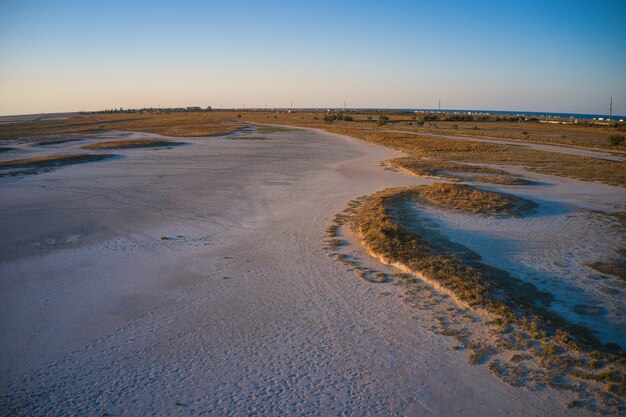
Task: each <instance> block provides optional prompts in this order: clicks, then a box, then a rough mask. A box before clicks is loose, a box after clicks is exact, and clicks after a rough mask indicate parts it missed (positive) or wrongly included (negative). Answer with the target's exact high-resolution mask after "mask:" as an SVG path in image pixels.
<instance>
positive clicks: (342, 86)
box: [0, 0, 626, 115]
mask: <svg viewBox="0 0 626 417" xmlns="http://www.w3.org/2000/svg"><path fill="white" fill-rule="evenodd" d="M624 16H626V1H625V0H617V1H606V0H597V1H586V2H581V1H504V2H503V1H480V0H476V1H458V2H456V1H445V0H443V1H417V0H415V1H393V0H389V1H368V0H361V1H324V0H320V1H295V0H292V1H270V0H267V1H236V0H232V1H210V0H208V1H159V0H151V1H141V0H134V1H133V0H125V1H116V0H107V1H89V0H82V1H63V0H55V1H31V0H0V115H9V114H29V113H43V112H66V111H81V110H100V109H109V108H119V107H123V108H139V107H178V106H202V107H205V106H212V107H214V108H220V107H223V108H230V107H264V106H267V107H269V108H272V107H289V106H290V105H291V103H293V106H294V107H343V104H344V101H346V102H347V106H348V107H380V108H436V107H437V105H438V100H441V107H442V108H444V109H484V110H517V111H546V112H573V113H590V114H606V113H608V107H609V97H611V96H612V97H613V113H614V114H619V115H626V25H624V23H623V18H624Z"/></svg>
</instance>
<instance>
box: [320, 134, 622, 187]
mask: <svg viewBox="0 0 626 417" xmlns="http://www.w3.org/2000/svg"><path fill="white" fill-rule="evenodd" d="M327 130H330V131H332V132H335V133H341V134H346V135H350V136H354V137H356V138H359V139H362V140H365V141H368V142H372V143H376V144H379V145H383V146H387V147H390V148H393V149H397V150H400V151H403V152H406V153H408V154H410V155H411V156H412V157H414V158H425V159H430V160H432V161H437V162H441V163H450V162H452V163H458V162H463V163H467V164H498V165H521V166H523V167H525V168H526V169H528V170H530V171H536V172H538V173H542V174H548V175H557V176H564V177H570V178H575V179H579V180H583V181H598V182H603V183H606V184H610V185H619V186H626V162H616V161H607V160H602V159H596V158H590V157H585V156H576V155H566V154H558V153H554V152H546V151H538V150H534V149H528V148H522V147H511V146H505V145H497V144H491V143H483V142H471V141H464V140H454V139H444V138H434V137H426V136H419V135H414V134H406V133H400V132H389V131H387V132H385V131H381V130H375V129H362V128H354V127H353V128H347V127H339V126H332V127H329V128H327ZM431 164H432V162H431ZM448 168H449V167H448Z"/></svg>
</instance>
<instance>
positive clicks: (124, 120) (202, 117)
mask: <svg viewBox="0 0 626 417" xmlns="http://www.w3.org/2000/svg"><path fill="white" fill-rule="evenodd" d="M231 118H232V116H229V117H226V118H225V117H222V115H221V114H219V113H211V112H208V113H171V114H135V113H119V114H90V115H77V116H74V117H70V118H67V119H63V120H48V121H45V120H44V121H35V122H21V123H10V124H2V125H0V140H2V139H12V138H18V137H24V136H34V135H49V134H63V133H89V132H105V131H107V130H122V131H129V132H147V133H157V134H160V135H165V136H180V137H185V136H188V137H193V136H211V135H222V134H226V133H231V132H235V131H237V130H239V129H241V128H242V127H243V125H242V124H241V123H236V122H235V123H224V122H225V121H227V119H228V120H229V119H231Z"/></svg>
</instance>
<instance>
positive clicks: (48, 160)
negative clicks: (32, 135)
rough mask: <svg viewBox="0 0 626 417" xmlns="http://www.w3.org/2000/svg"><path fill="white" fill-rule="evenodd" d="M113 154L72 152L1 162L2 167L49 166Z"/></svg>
mask: <svg viewBox="0 0 626 417" xmlns="http://www.w3.org/2000/svg"><path fill="white" fill-rule="evenodd" d="M112 156H113V155H109V154H101V155H91V154H72V155H50V156H38V157H33V158H24V159H13V160H11V161H3V162H0V169H9V168H47V167H57V166H63V165H71V164H82V163H85V162H93V161H101V160H103V159H106V158H110V157H112Z"/></svg>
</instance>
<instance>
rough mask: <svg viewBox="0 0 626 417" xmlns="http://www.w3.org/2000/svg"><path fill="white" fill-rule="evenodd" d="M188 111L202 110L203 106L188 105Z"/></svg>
mask: <svg viewBox="0 0 626 417" xmlns="http://www.w3.org/2000/svg"><path fill="white" fill-rule="evenodd" d="M187 111H202V107H200V106H191V107H187Z"/></svg>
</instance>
